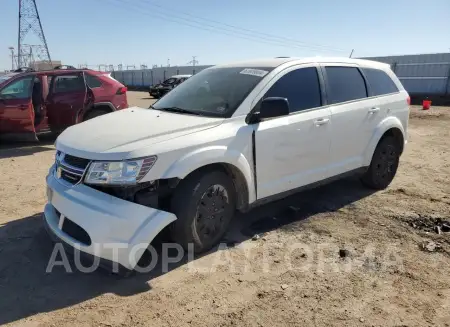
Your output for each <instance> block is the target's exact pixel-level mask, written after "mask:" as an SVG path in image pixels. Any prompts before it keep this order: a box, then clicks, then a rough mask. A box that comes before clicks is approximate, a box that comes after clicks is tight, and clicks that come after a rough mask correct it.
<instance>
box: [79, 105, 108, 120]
mask: <svg viewBox="0 0 450 327" xmlns="http://www.w3.org/2000/svg"><path fill="white" fill-rule="evenodd" d="M94 110H101V111H105V112H107V113H110V112H113V111H115V110H116V108H114V106H113V104H112V103H111V102H98V103H94V104H93V105H92V106H91V107H90V108H88V109H87V110H85V111H84V112H83V113H82V117H81V119H80V121H84V119H85V118H86V116H87V115H88V114H89V113H91V112H92V111H94Z"/></svg>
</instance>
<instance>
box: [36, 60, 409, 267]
mask: <svg viewBox="0 0 450 327" xmlns="http://www.w3.org/2000/svg"><path fill="white" fill-rule="evenodd" d="M408 117H409V96H408V94H407V92H406V91H405V90H404V88H403V86H402V85H401V83H400V82H399V80H398V79H397V78H396V77H395V75H394V73H393V72H392V71H391V70H390V68H389V66H388V65H385V64H382V63H378V62H371V61H365V60H354V59H347V58H309V59H296V58H275V59H269V60H260V61H250V62H240V63H233V64H228V65H221V66H215V67H211V68H208V69H205V70H203V71H202V72H200V73H198V74H197V75H195V76H193V77H191V78H190V79H188V80H187V81H186V82H184V83H182V84H181V85H180V86H179V87H177V88H176V89H174V90H173V91H172V92H170V93H168V94H167V95H166V96H164V97H163V98H162V99H161V100H159V101H158V102H156V103H155V104H154V105H153V106H151V107H150V108H148V109H142V108H129V109H126V110H120V111H118V112H115V113H112V114H109V115H104V116H101V117H98V118H95V119H92V120H89V121H87V122H84V123H82V124H79V125H75V126H72V127H70V128H68V129H67V130H65V131H64V132H63V133H62V134H61V135H60V136H59V137H58V139H57V141H56V149H57V155H56V161H55V164H54V165H53V166H52V167H51V169H50V171H49V174H48V176H47V184H48V189H47V194H48V203H47V205H46V206H45V213H44V214H45V222H46V226H47V227H48V230H49V231H50V233H51V235H52V236H53V237H54V238H55V237H56V239H59V240H62V241H64V242H65V243H67V244H68V245H70V246H71V247H77V248H79V249H81V251H82V252H84V253H88V254H90V255H94V256H97V257H100V258H101V259H105V260H107V261H113V262H115V263H118V264H120V265H121V266H122V268H126V269H133V268H134V267H135V265H136V261H137V259H139V257H140V256H141V255H142V254H143V252H144V250H145V248H146V247H147V246H148V245H149V243H150V242H151V241H152V240H153V238H154V237H155V236H156V235H157V234H158V233H160V232H161V231H162V230H163V229H164V228H165V227H166V226H168V225H171V226H170V228H169V229H170V232H171V235H172V238H173V240H174V241H175V242H177V243H179V244H181V245H182V246H184V247H187V246H188V244H190V243H191V244H193V247H194V249H195V250H196V251H198V252H200V251H205V250H208V249H210V248H211V247H212V246H214V245H215V244H217V243H218V242H219V241H220V239H221V237H222V236H223V235H224V233H225V232H226V230H227V226H228V223H229V222H230V220H231V219H232V217H233V216H234V214H235V211H236V210H239V211H247V210H249V209H250V208H252V207H254V206H256V205H258V204H261V203H265V202H267V201H271V200H273V199H277V198H280V197H284V196H286V195H287V194H289V193H291V192H295V191H298V190H299V189H302V188H304V187H305V186H311V185H316V184H318V183H323V182H324V181H329V180H332V179H336V178H339V177H342V176H345V175H348V174H349V173H357V172H360V173H362V181H363V182H364V183H365V184H366V185H367V186H369V187H372V188H375V189H383V188H385V187H387V186H388V185H389V183H390V182H391V181H392V179H393V178H394V175H395V173H396V171H397V167H398V164H399V157H400V155H401V153H402V151H403V147H404V145H405V143H406V130H407V125H408ZM343 192H345V190H343ZM106 244H109V245H110V244H115V245H117V244H119V245H120V246H119V247H120V251H118V252H117V251H116V253H115V251H114V250H113V249H111V247H108V246H106ZM132 257H133V258H134V259H133V258H132Z"/></svg>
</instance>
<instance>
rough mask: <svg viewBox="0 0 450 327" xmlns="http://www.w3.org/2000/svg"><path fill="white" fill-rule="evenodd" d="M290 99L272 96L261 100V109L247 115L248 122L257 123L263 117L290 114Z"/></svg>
mask: <svg viewBox="0 0 450 327" xmlns="http://www.w3.org/2000/svg"><path fill="white" fill-rule="evenodd" d="M289 112H290V110H289V101H288V99H286V98H280V97H270V98H265V99H264V100H262V101H261V104H260V106H259V111H258V112H254V113H252V114H250V115H248V116H247V118H246V122H247V124H257V123H259V122H260V121H262V120H263V119H267V118H275V117H281V116H287V115H289Z"/></svg>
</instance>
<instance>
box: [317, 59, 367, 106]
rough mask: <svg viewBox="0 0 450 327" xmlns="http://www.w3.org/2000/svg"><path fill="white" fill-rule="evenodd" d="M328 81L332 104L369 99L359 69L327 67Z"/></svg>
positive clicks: (328, 91) (328, 94) (329, 99)
mask: <svg viewBox="0 0 450 327" xmlns="http://www.w3.org/2000/svg"><path fill="white" fill-rule="evenodd" d="M325 71H326V73H327V80H328V89H327V96H328V101H329V103H330V104H333V103H339V102H345V101H351V100H357V99H362V98H366V97H367V89H366V83H365V81H364V78H363V77H362V75H361V73H360V71H359V69H358V68H354V67H325Z"/></svg>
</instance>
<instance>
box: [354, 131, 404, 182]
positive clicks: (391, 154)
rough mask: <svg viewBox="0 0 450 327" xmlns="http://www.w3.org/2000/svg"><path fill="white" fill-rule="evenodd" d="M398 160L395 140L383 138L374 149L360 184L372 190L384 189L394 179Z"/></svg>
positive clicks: (388, 137)
mask: <svg viewBox="0 0 450 327" xmlns="http://www.w3.org/2000/svg"><path fill="white" fill-rule="evenodd" d="M399 160H400V149H399V147H398V143H397V142H396V141H395V138H393V137H392V136H386V137H383V138H382V139H381V140H380V142H379V143H378V145H377V147H376V148H375V152H374V154H373V156H372V161H371V162H370V166H369V169H368V170H367V172H366V173H365V174H364V176H363V177H362V182H363V183H364V184H365V185H367V186H368V187H370V188H373V189H377V190H381V189H385V188H386V187H388V186H389V184H390V183H391V182H392V180H393V179H394V176H395V174H396V172H397V168H398V164H399Z"/></svg>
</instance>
